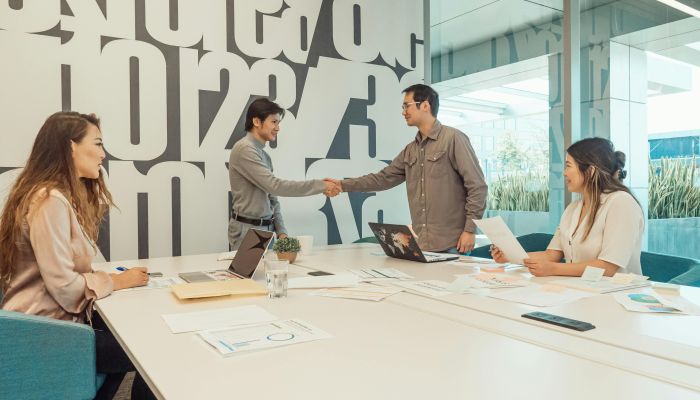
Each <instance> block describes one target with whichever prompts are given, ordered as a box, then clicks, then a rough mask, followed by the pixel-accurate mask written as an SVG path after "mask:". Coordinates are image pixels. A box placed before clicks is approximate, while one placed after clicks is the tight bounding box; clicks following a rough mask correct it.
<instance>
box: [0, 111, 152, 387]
mask: <svg viewBox="0 0 700 400" xmlns="http://www.w3.org/2000/svg"><path fill="white" fill-rule="evenodd" d="M104 158H105V151H104V148H103V146H102V133H101V131H100V121H99V119H98V118H97V117H95V115H92V114H91V115H85V114H79V113H76V112H58V113H55V114H53V115H51V116H50V117H49V118H48V119H47V120H46V121H45V122H44V125H43V126H42V127H41V129H40V130H39V133H38V134H37V136H36V139H35V141H34V146H33V148H32V151H31V154H30V155H29V159H28V160H27V163H26V165H25V167H24V169H23V170H22V172H21V173H20V175H19V177H18V178H17V180H16V182H15V184H14V186H13V187H12V189H11V190H10V194H9V196H8V198H7V202H6V203H5V207H4V209H3V211H2V217H0V287H1V288H2V291H3V293H4V297H3V299H2V308H3V309H5V310H11V311H18V312H23V313H27V314H33V315H41V316H46V317H50V318H56V319H60V320H67V321H74V322H79V323H90V324H91V325H92V326H93V328H94V329H95V340H96V353H97V354H96V356H97V357H96V358H97V365H96V367H97V372H98V373H105V374H107V379H106V381H105V383H104V384H103V386H102V388H101V389H100V391H99V392H98V398H111V397H112V395H113V394H114V392H115V391H116V389H117V388H118V387H119V384H120V383H121V380H122V378H123V377H124V374H125V373H126V372H128V371H133V370H134V367H133V365H132V364H131V362H130V361H129V359H128V357H127V356H126V354H125V353H124V351H123V350H122V349H121V347H120V346H119V344H118V343H117V341H116V340H115V338H114V336H113V335H112V334H111V332H110V331H109V329H107V327H106V326H105V324H104V322H103V321H102V320H101V319H100V318H99V315H97V314H95V315H93V313H92V305H93V303H94V301H95V300H96V299H100V298H102V297H105V296H108V295H109V294H110V293H112V291H114V290H119V289H124V288H129V287H134V286H140V285H145V284H146V283H147V282H148V274H147V273H146V270H145V268H132V269H130V270H128V271H126V272H123V273H120V274H108V273H106V272H103V271H93V269H92V265H91V263H92V259H93V257H94V256H95V255H96V252H97V246H96V244H95V243H96V241H97V235H98V231H99V225H100V222H101V220H102V218H103V217H104V215H105V213H106V211H107V209H108V207H109V206H112V205H113V203H112V197H111V195H110V193H109V191H108V190H107V187H106V186H105V183H104V177H103V172H102V160H103V159H104ZM75 351H80V349H75ZM134 394H135V395H136V396H137V397H138V396H139V395H142V396H145V398H148V397H149V396H151V397H152V394H151V393H150V390H149V389H148V387H147V386H146V385H145V383H144V382H143V379H141V378H140V377H138V378H137V379H136V380H135V383H134Z"/></svg>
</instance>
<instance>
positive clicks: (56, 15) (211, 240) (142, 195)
mask: <svg viewBox="0 0 700 400" xmlns="http://www.w3.org/2000/svg"><path fill="white" fill-rule="evenodd" d="M422 5H423V2H422V1H419V0H410V1H407V0H383V1H372V0H335V1H333V0H235V1H234V0H207V1H196V0H135V1H125V0H33V1H31V0H24V1H22V0H0V60H1V61H0V90H1V92H0V93H1V94H0V143H1V144H0V205H2V204H3V203H4V201H5V197H6V195H7V190H8V188H9V186H10V185H11V184H12V182H13V180H14V179H15V177H16V176H17V173H18V171H19V170H20V168H21V167H22V165H23V164H24V162H25V161H26V157H27V155H28V154H29V150H30V147H31V145H32V142H33V140H34V137H35V135H36V132H37V131H38V129H39V127H40V126H41V124H42V123H43V121H44V119H45V118H46V117H47V116H48V115H50V114H52V113H53V112H55V111H58V110H61V109H63V110H76V111H80V112H86V113H89V112H94V113H96V114H97V115H98V116H99V117H100V118H101V119H102V128H103V129H102V130H103V135H104V138H105V150H106V151H107V153H108V157H107V160H106V162H105V163H104V166H105V169H106V170H107V172H108V185H109V188H110V190H111V191H112V194H113V196H114V198H115V201H116V203H117V205H118V207H119V209H114V210H112V211H111V212H110V214H109V217H108V220H107V221H106V222H105V224H104V226H103V230H102V235H101V239H100V243H99V244H100V248H101V250H102V252H103V254H104V255H105V257H106V258H107V259H112V260H119V259H130V258H137V257H139V258H144V257H158V256H170V255H185V254H196V253H206V252H219V251H224V250H226V249H227V248H228V242H227V238H226V228H227V223H228V215H229V208H230V207H229V183H228V171H227V165H226V164H227V162H228V157H229V153H230V149H231V147H232V146H233V144H234V143H235V142H236V141H237V140H239V139H240V138H241V137H243V136H244V135H245V132H244V131H243V128H242V125H243V120H242V118H243V116H244V113H245V110H246V107H247V105H248V104H249V103H250V101H251V100H252V99H253V98H255V97H256V96H269V97H270V98H271V99H273V100H274V101H276V102H277V103H279V104H280V105H281V106H282V107H283V108H285V109H286V111H287V113H286V115H285V118H284V120H283V122H282V124H281V131H280V135H279V138H278V140H277V142H276V143H273V144H272V146H271V148H269V149H268V151H269V153H270V155H271V157H272V159H273V163H274V165H275V173H276V175H277V176H279V177H281V178H285V179H295V180H301V179H312V178H323V177H326V176H330V177H350V176H356V175H360V174H364V173H367V172H374V171H377V170H379V169H380V168H382V167H383V166H385V165H386V163H387V162H389V160H391V159H392V158H393V157H394V156H395V155H396V154H397V153H398V152H399V151H400V150H401V149H402V148H403V146H404V145H405V144H406V143H407V142H408V141H409V140H411V138H412V137H413V135H414V133H415V131H413V130H412V129H409V128H407V127H406V126H405V123H404V121H403V118H402V117H401V110H400V108H399V106H400V104H401V101H402V95H401V93H400V92H401V90H402V89H404V88H405V87H407V86H409V85H410V84H413V83H417V82H421V81H422V78H423V45H424V43H423V12H422ZM388 15H391V19H390V20H389V19H387V16H388ZM387 22H389V23H387ZM281 202H282V207H283V213H284V216H285V222H286V225H287V227H288V228H289V230H290V233H291V234H292V235H294V234H311V235H314V236H315V238H316V243H320V244H324V243H331V244H332V243H348V242H352V241H354V240H356V239H358V238H360V237H363V236H368V235H369V234H370V231H369V229H368V228H367V224H366V223H367V222H368V221H376V220H384V221H391V222H397V223H407V222H409V214H408V205H407V202H406V199H405V189H404V187H403V185H401V186H399V187H397V188H394V189H392V190H390V191H386V192H381V193H376V194H374V193H368V194H364V193H356V194H350V195H348V194H343V195H341V196H338V197H336V198H333V199H327V198H326V197H324V196H322V195H317V196H313V197H306V198H282V199H281Z"/></svg>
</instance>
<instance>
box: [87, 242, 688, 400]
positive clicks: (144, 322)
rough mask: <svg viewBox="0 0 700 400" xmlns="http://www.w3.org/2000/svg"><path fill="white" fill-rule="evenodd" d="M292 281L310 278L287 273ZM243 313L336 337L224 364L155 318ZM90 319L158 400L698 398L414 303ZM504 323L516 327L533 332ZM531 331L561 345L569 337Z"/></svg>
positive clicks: (174, 304) (326, 303) (331, 251)
mask: <svg viewBox="0 0 700 400" xmlns="http://www.w3.org/2000/svg"><path fill="white" fill-rule="evenodd" d="M374 247H375V246H369V247H367V246H353V248H352V249H348V248H346V247H329V248H324V249H317V251H316V250H315V251H314V253H313V254H312V255H309V256H305V257H303V258H301V259H300V260H299V264H301V265H308V264H317V266H322V267H323V268H319V269H325V270H328V269H329V267H331V264H330V263H329V261H328V260H330V259H336V260H337V261H339V263H338V264H337V266H345V265H347V266H352V265H349V264H348V263H349V262H351V261H350V260H349V259H347V258H346V257H345V256H346V255H348V254H346V253H347V251H351V252H353V254H355V256H356V257H362V254H364V253H368V254H369V251H370V250H371V249H373V248H374ZM377 248H378V247H377ZM336 256H340V259H337V258H336ZM372 257H375V258H374V259H375V260H382V258H381V257H376V256H372ZM215 258H216V255H213V254H212V255H200V256H185V257H173V258H158V259H149V260H132V261H122V262H114V263H103V264H100V265H95V268H96V269H103V270H107V271H113V270H114V266H116V265H123V266H135V265H145V266H148V267H149V269H150V270H152V271H161V272H163V273H164V275H165V276H174V275H177V273H179V272H186V271H196V270H206V269H210V268H211V267H220V268H221V267H225V266H226V265H227V264H228V262H216V261H215ZM323 259H325V260H326V261H323ZM341 259H342V262H340V261H341ZM352 261H356V260H354V259H353V260H352ZM410 267H411V266H410V265H409V266H408V268H409V269H410ZM420 267H421V268H423V267H424V266H422V265H421V266H420ZM431 267H432V266H431ZM334 268H335V267H334ZM292 272H293V273H297V274H303V273H304V272H305V271H304V268H302V267H292ZM416 275H417V274H416ZM416 277H418V276H416ZM412 302H415V303H414V304H411V303H412ZM247 304H256V305H259V306H261V307H263V308H264V309H266V310H267V311H269V312H271V313H273V314H275V315H277V316H279V317H280V318H299V319H302V320H305V321H308V322H309V323H312V324H314V325H316V326H318V327H319V328H321V329H323V330H325V331H327V332H329V333H330V334H332V335H333V338H331V339H326V340H320V341H315V342H309V343H302V344H297V345H293V346H288V347H282V348H277V349H270V350H265V351H258V352H250V353H240V354H238V355H235V356H233V357H228V358H224V357H222V356H220V355H219V354H218V353H217V352H216V351H215V350H214V349H213V348H211V347H209V345H207V344H206V343H204V342H203V341H202V340H200V339H199V338H198V337H197V336H196V334H194V333H182V334H172V333H171V332H170V330H169V328H168V327H167V325H166V324H165V322H164V320H163V319H162V318H161V315H162V314H167V313H175V312H189V311H199V310H207V309H215V308H224V307H234V306H239V305H247ZM442 307H447V308H445V309H443V308H442ZM96 308H97V310H98V312H99V313H100V314H101V315H102V316H103V318H104V319H105V321H106V323H107V324H108V325H109V326H110V329H111V330H112V331H113V332H114V334H115V336H116V338H117V339H118V340H119V342H120V343H121V344H122V346H123V347H124V348H125V349H126V352H127V354H128V355H129V357H130V358H131V360H132V361H133V362H134V364H135V365H136V367H137V368H138V370H139V371H140V372H141V373H142V375H143V376H144V378H145V379H146V381H147V382H148V384H149V386H150V387H151V388H152V389H153V391H154V392H155V393H156V395H157V396H158V397H159V398H165V399H192V398H206V399H217V398H233V397H241V398H253V397H255V398H258V399H279V398H304V399H327V398H334V399H358V398H367V399H425V398H440V399H464V398H509V399H531V398H543V399H554V398H556V399H559V398H567V399H569V398H570V399H584V398H602V399H605V398H616V399H618V398H637V399H658V398H661V397H663V398H673V399H686V398H687V399H693V398H695V399H697V398H698V396H699V393H698V391H697V390H698V389H697V387H693V386H689V385H687V384H685V383H684V381H685V379H682V380H681V382H677V381H674V380H669V379H663V378H659V377H658V376H654V375H653V374H646V373H638V372H637V371H634V370H630V369H629V368H620V367H619V366H615V365H610V363H607V362H603V361H601V360H597V359H595V357H585V356H581V355H580V354H577V352H570V351H566V349H564V350H562V349H560V348H556V346H545V345H542V343H539V342H537V341H531V340H527V339H523V338H518V337H516V336H511V335H508V334H503V333H501V332H498V331H497V330H494V329H492V327H491V326H489V325H488V324H487V323H483V325H484V327H481V326H479V325H480V324H482V322H479V321H477V322H473V321H466V322H465V321H464V320H462V319H463V318H462V316H463V315H467V314H462V311H463V310H466V311H470V310H469V309H468V308H465V307H461V306H458V305H455V304H451V303H445V302H441V301H435V300H434V299H427V298H424V297H421V296H416V295H414V294H409V293H399V294H397V295H394V296H392V297H390V298H389V299H387V300H384V301H382V302H376V303H375V302H363V301H356V300H346V299H336V298H324V297H317V296H309V295H308V291H306V290H290V291H289V297H288V298H286V299H275V300H271V299H267V298H266V297H247V298H235V297H233V296H228V297H222V298H211V299H203V300H192V301H180V300H178V299H177V298H176V297H175V296H174V295H173V294H172V293H171V292H170V290H169V289H152V290H139V291H127V292H116V293H114V294H113V295H111V296H108V297H107V298H104V299H101V300H99V301H97V302H96ZM471 312H475V311H471ZM481 314H488V313H481ZM488 315H490V314H488ZM492 317H493V318H498V319H500V320H503V321H510V320H508V319H507V318H503V317H498V316H493V315H492ZM467 319H469V318H467ZM487 322H488V321H487ZM510 322H511V323H513V324H516V325H517V326H519V327H521V328H522V327H527V326H528V325H527V324H524V323H521V322H514V321H510ZM530 326H531V327H532V328H533V329H537V330H539V331H542V332H553V333H555V334H557V335H558V336H560V337H564V338H566V337H574V336H570V335H567V334H562V333H559V332H556V331H549V330H548V329H545V328H541V327H538V326H534V325H530ZM560 343H565V341H563V340H562V341H561V342H560ZM621 351H623V352H624V353H625V354H627V353H630V354H632V355H630V354H627V355H626V356H627V357H632V358H634V357H635V355H634V354H636V353H633V352H631V351H629V350H624V349H623V350H621ZM645 362H648V360H647V361H645ZM674 365H675V364H674ZM676 372H677V373H679V374H681V375H683V376H684V377H685V376H689V375H692V373H696V374H697V368H695V367H692V366H688V365H686V366H685V369H682V368H680V367H679V368H676ZM696 382H697V380H696Z"/></svg>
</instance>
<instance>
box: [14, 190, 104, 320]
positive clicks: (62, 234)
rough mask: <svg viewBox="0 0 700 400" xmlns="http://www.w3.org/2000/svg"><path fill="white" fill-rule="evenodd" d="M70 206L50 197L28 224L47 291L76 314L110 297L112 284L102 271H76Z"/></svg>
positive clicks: (66, 308)
mask: <svg viewBox="0 0 700 400" xmlns="http://www.w3.org/2000/svg"><path fill="white" fill-rule="evenodd" d="M40 201H41V200H40ZM69 207H70V206H69V205H68V204H66V203H65V202H64V201H63V200H62V199H60V198H58V197H56V196H52V195H49V196H48V197H47V198H46V199H45V200H43V201H41V204H39V205H37V208H36V209H35V210H34V211H33V212H32V213H31V214H30V216H29V218H28V219H27V222H28V224H29V240H30V242H31V245H32V249H33V250H34V255H35V257H36V261H37V265H38V266H39V273H40V274H41V277H42V279H43V280H44V284H45V285H46V289H47V290H48V292H49V294H51V296H52V297H53V298H54V300H56V302H57V303H58V304H59V305H60V306H61V307H62V308H63V309H64V310H66V311H67V312H70V313H74V314H76V313H79V312H82V311H83V310H84V309H85V308H86V307H87V305H88V304H89V303H90V302H91V301H92V300H94V299H99V298H102V297H105V296H107V295H109V294H110V293H111V292H112V290H113V282H112V279H111V278H110V277H109V275H108V274H107V273H105V272H102V271H98V272H94V271H93V272H88V273H78V272H76V271H75V263H74V261H73V250H72V247H71V210H70V208H69Z"/></svg>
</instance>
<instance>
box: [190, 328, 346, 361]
mask: <svg viewBox="0 0 700 400" xmlns="http://www.w3.org/2000/svg"><path fill="white" fill-rule="evenodd" d="M198 334H199V336H200V337H201V338H202V339H204V341H206V342H207V343H209V344H210V345H212V346H213V347H214V348H215V349H216V350H217V351H218V352H219V354H221V355H223V356H230V355H233V354H237V353H240V352H243V351H250V350H260V349H268V348H272V347H280V346H287V345H290V344H296V343H302V342H309V341H313V340H319V339H327V338H330V337H332V336H331V335H330V334H329V333H327V332H324V331H322V330H320V329H318V328H316V327H315V326H313V325H311V324H308V323H306V322H304V321H300V320H296V319H290V320H287V321H275V322H269V323H265V324H258V325H253V326H245V327H236V328H227V329H217V330H209V331H204V332H198Z"/></svg>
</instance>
